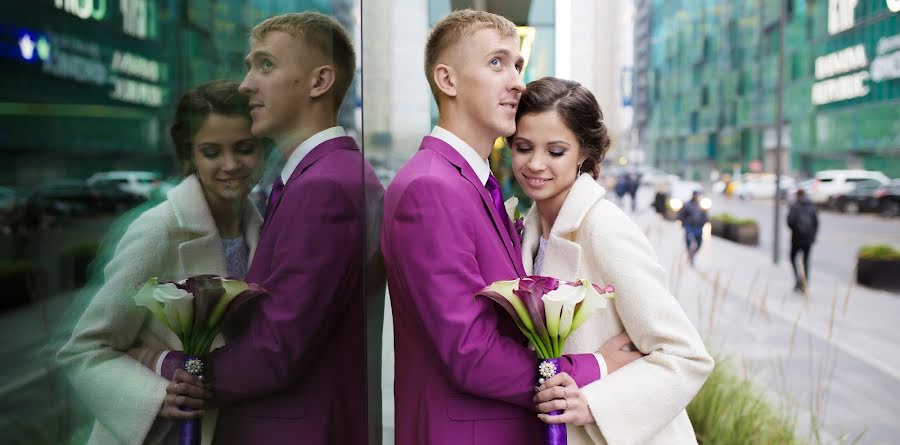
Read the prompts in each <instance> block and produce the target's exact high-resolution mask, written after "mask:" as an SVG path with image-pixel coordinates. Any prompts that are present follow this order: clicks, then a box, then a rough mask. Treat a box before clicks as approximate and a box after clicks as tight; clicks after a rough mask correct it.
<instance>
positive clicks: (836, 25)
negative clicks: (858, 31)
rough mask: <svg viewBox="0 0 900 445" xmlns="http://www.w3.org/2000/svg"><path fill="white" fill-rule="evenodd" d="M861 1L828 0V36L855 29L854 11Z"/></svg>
mask: <svg viewBox="0 0 900 445" xmlns="http://www.w3.org/2000/svg"><path fill="white" fill-rule="evenodd" d="M857 3H859V0H828V34H832V35H834V34H837V33H839V32H842V31H846V30H848V29H850V28H852V27H853V21H854V16H853V10H854V8H856V4H857Z"/></svg>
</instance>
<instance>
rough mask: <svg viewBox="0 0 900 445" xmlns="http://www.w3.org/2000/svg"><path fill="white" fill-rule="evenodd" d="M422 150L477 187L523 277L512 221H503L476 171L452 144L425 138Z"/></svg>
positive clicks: (507, 251) (508, 252) (513, 262)
mask: <svg viewBox="0 0 900 445" xmlns="http://www.w3.org/2000/svg"><path fill="white" fill-rule="evenodd" d="M420 150H433V151H435V152H437V153H438V154H439V155H441V156H442V157H443V158H444V159H446V160H447V161H448V162H450V163H451V164H453V166H455V167H456V168H457V169H458V170H459V172H460V174H461V175H462V176H463V177H464V178H466V180H468V181H469V183H470V184H471V185H472V186H473V187H475V190H477V191H478V195H479V196H481V201H482V203H483V204H484V206H485V208H486V209H487V212H488V214H489V215H490V217H491V221H492V222H493V223H494V229H495V230H496V231H497V235H498V236H499V237H500V238H501V239H502V240H503V246H504V247H506V253H507V255H508V256H509V260H510V261H511V262H512V264H513V268H514V269H515V270H516V273H517V274H519V276H523V275H524V274H525V270H524V268H523V267H522V263H521V261H520V260H519V258H520V257H521V251H520V249H519V244H518V242H517V241H514V240H513V239H512V238H511V237H510V229H509V228H511V227H512V221H503V219H502V217H501V216H500V214H499V212H498V211H497V209H496V207H494V201H493V199H491V195H490V193H489V192H488V191H487V188H485V186H484V183H483V182H481V180H480V179H479V178H478V175H477V174H475V171H474V170H472V166H470V165H469V163H468V162H467V161H466V160H465V159H464V158H463V157H462V155H460V154H459V152H458V151H456V149H454V148H453V147H452V146H450V144H448V143H447V142H445V141H443V140H441V139H438V138H435V137H432V136H425V138H424V139H422V146H421V147H420Z"/></svg>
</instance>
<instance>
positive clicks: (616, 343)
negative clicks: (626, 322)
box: [600, 332, 644, 377]
mask: <svg viewBox="0 0 900 445" xmlns="http://www.w3.org/2000/svg"><path fill="white" fill-rule="evenodd" d="M600 355H602V356H603V360H605V361H606V369H607V371H606V372H607V373H608V374H612V373H613V372H615V371H616V370H618V369H619V368H622V367H623V366H625V365H627V364H629V363H631V362H633V361H635V360H637V359H639V358H641V357H643V356H644V354H642V353H641V351H638V350H637V348H635V347H634V344H633V343H631V337H629V336H628V333H627V332H622V333H621V334H619V335H617V336H615V337H613V338H611V339H609V340H607V341H606V343H604V344H603V346H601V347H600ZM603 377H606V376H603Z"/></svg>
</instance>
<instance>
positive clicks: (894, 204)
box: [875, 179, 900, 216]
mask: <svg viewBox="0 0 900 445" xmlns="http://www.w3.org/2000/svg"><path fill="white" fill-rule="evenodd" d="M875 197H876V198H878V211H879V212H881V215H882V216H898V215H900V179H894V180H893V181H891V183H890V184H888V185H886V186H884V187H882V188H880V189H878V190H877V191H876V192H875Z"/></svg>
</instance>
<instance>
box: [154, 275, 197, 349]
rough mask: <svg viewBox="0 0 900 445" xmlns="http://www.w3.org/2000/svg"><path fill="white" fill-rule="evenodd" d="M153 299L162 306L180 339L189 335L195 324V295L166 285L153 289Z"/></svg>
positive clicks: (172, 285)
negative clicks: (184, 335)
mask: <svg viewBox="0 0 900 445" xmlns="http://www.w3.org/2000/svg"><path fill="white" fill-rule="evenodd" d="M153 298H155V299H156V301H159V302H160V303H161V304H162V309H163V312H164V313H165V315H166V318H168V320H169V327H170V328H171V329H172V332H174V333H175V335H177V336H178V337H179V338H180V337H182V335H183V334H189V333H190V331H191V326H192V324H193V322H194V295H193V294H191V293H190V292H188V291H186V290H183V289H180V288H178V286H175V285H174V284H172V283H165V284H160V285H158V286H156V287H155V288H154V289H153Z"/></svg>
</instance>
